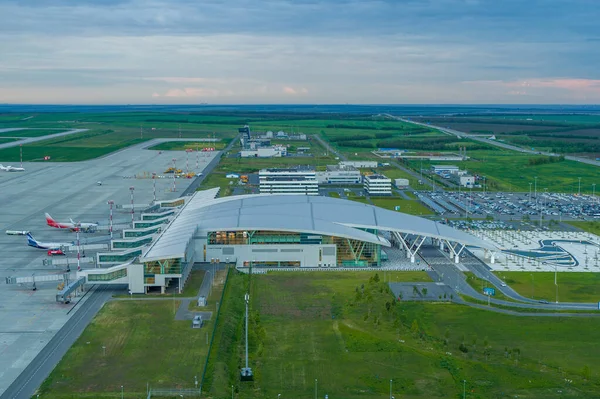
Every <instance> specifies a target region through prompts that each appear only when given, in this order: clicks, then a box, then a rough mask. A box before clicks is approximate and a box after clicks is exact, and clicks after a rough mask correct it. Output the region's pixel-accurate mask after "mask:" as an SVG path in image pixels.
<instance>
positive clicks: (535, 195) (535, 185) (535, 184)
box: [533, 176, 537, 205]
mask: <svg viewBox="0 0 600 399" xmlns="http://www.w3.org/2000/svg"><path fill="white" fill-rule="evenodd" d="M533 180H534V181H535V183H534V187H533V194H534V197H535V203H536V205H537V176H535V177H534V178H533Z"/></svg>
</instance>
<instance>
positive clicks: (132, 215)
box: [129, 186, 135, 227]
mask: <svg viewBox="0 0 600 399" xmlns="http://www.w3.org/2000/svg"><path fill="white" fill-rule="evenodd" d="M133 190H135V188H134V187H133V186H131V187H129V191H131V226H132V227H133V218H134V213H135V211H134V208H135V207H134V206H133Z"/></svg>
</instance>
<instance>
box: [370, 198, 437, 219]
mask: <svg viewBox="0 0 600 399" xmlns="http://www.w3.org/2000/svg"><path fill="white" fill-rule="evenodd" d="M371 201H372V202H373V204H374V205H376V206H378V207H381V208H384V209H389V210H391V211H393V210H395V207H396V206H400V210H399V212H402V213H408V214H410V215H417V216H421V215H423V216H425V215H433V214H434V212H433V211H431V210H430V209H429V208H427V207H425V205H423V204H422V203H421V202H419V201H416V200H405V199H402V198H399V197H392V198H391V197H386V198H378V197H371Z"/></svg>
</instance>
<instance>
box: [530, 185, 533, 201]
mask: <svg viewBox="0 0 600 399" xmlns="http://www.w3.org/2000/svg"><path fill="white" fill-rule="evenodd" d="M532 184H533V183H529V202H530V203H531V185H532Z"/></svg>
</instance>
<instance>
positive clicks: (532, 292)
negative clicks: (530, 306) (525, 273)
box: [529, 273, 535, 299]
mask: <svg viewBox="0 0 600 399" xmlns="http://www.w3.org/2000/svg"><path fill="white" fill-rule="evenodd" d="M529 275H530V276H531V299H533V297H534V294H535V288H534V285H533V273H529Z"/></svg>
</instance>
